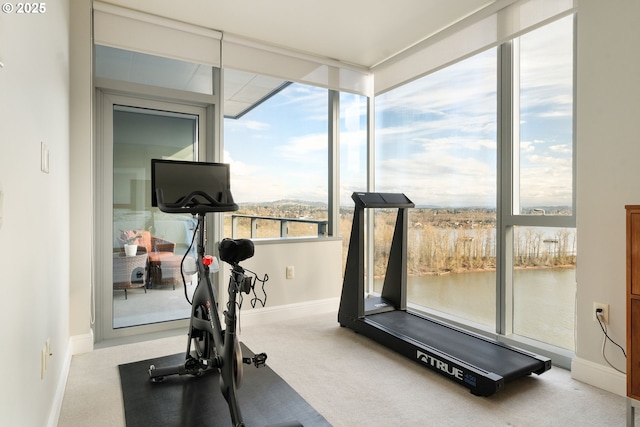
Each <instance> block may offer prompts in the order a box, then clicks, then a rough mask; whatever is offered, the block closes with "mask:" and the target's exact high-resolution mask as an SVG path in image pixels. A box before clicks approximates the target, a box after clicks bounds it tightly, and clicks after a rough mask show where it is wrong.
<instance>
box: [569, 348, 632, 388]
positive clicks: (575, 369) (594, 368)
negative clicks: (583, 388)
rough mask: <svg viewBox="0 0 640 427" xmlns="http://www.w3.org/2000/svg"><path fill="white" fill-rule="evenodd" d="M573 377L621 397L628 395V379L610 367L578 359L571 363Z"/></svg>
mask: <svg viewBox="0 0 640 427" xmlns="http://www.w3.org/2000/svg"><path fill="white" fill-rule="evenodd" d="M571 377H572V378H573V379H574V380H578V381H581V382H583V383H587V384H590V385H592V386H594V387H598V388H601V389H603V390H606V391H609V392H611V393H614V394H617V395H619V396H623V397H625V396H626V395H627V377H626V375H624V374H621V373H620V372H618V371H616V370H615V369H612V368H610V367H608V366H604V365H600V364H598V363H594V362H590V361H588V360H585V359H580V358H579V357H576V358H574V359H573V361H572V362H571Z"/></svg>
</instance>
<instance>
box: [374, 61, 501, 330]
mask: <svg viewBox="0 0 640 427" xmlns="http://www.w3.org/2000/svg"><path fill="white" fill-rule="evenodd" d="M496 65H497V60H496V49H490V50H488V51H486V52H483V53H481V54H479V55H476V56H474V57H472V58H469V59H467V60H465V61H462V62H459V63H457V64H455V65H453V66H450V67H447V68H445V69H443V70H440V71H438V72H435V73H433V74H430V75H428V76H425V77H423V78H421V79H418V80H416V81H414V82H411V83H409V84H407V85H405V86H403V87H400V88H398V89H396V90H393V91H390V92H387V93H386V94H383V95H380V96H378V97H377V98H376V150H375V152H376V164H375V165H376V167H375V177H376V190H377V191H381V192H402V193H405V194H406V195H407V196H408V197H409V199H411V200H412V201H413V202H414V203H415V204H416V209H412V210H410V213H409V215H410V216H409V242H408V259H407V263H408V265H407V271H408V273H409V279H408V290H407V298H408V301H409V302H410V303H414V304H418V305H420V306H423V307H428V308H430V309H432V310H436V311H439V312H441V313H447V314H451V315H455V316H457V317H460V318H464V319H467V320H469V321H472V322H475V323H478V324H481V325H483V326H486V327H490V328H493V327H494V325H495V282H496V274H495V268H496V263H495V236H496V182H497V181H496V180H497V170H496V158H497V156H496V150H497V143H496V138H497V137H496V127H497V126H496ZM394 215H395V213H394V212H385V211H384V210H383V211H381V212H376V214H375V224H376V226H375V232H374V246H375V260H374V269H375V275H376V277H378V278H380V276H381V275H383V274H384V269H385V268H386V260H387V258H388V251H389V243H390V241H391V234H392V233H393V226H394V222H393V221H394V218H395V217H394ZM381 282H382V281H381V278H380V280H378V281H376V283H381ZM380 286H381V285H380Z"/></svg>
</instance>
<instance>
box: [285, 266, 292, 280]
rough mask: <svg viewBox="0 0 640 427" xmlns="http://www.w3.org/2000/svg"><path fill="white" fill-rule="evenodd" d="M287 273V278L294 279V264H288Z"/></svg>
mask: <svg viewBox="0 0 640 427" xmlns="http://www.w3.org/2000/svg"><path fill="white" fill-rule="evenodd" d="M286 275H287V279H293V276H294V270H293V266H292V265H289V266H287V273H286Z"/></svg>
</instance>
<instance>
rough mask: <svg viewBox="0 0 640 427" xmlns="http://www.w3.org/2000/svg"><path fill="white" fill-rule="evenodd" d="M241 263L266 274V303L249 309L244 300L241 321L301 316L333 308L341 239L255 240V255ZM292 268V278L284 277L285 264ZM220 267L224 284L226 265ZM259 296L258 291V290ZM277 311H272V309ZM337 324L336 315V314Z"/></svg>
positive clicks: (336, 298)
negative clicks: (267, 278) (262, 306)
mask: <svg viewBox="0 0 640 427" xmlns="http://www.w3.org/2000/svg"><path fill="white" fill-rule="evenodd" d="M242 266H243V267H245V268H247V269H249V270H252V271H254V272H256V273H258V276H260V277H262V276H263V275H264V274H267V275H268V276H269V280H268V282H267V284H266V286H265V289H266V291H267V304H266V307H265V309H264V310H262V309H260V308H259V307H258V309H256V310H252V309H251V305H250V304H249V303H248V301H245V303H244V305H243V307H242V314H241V315H242V316H243V323H244V324H245V325H246V324H248V323H249V322H254V321H258V322H259V321H260V320H253V319H262V320H263V319H266V318H267V315H268V318H269V319H270V320H274V319H278V318H283V317H291V316H296V315H297V316H304V315H305V314H307V313H311V312H321V311H325V310H335V312H336V316H337V310H338V302H339V298H340V292H341V290H342V240H340V239H334V238H327V239H319V240H309V239H305V240H300V241H294V240H292V241H288V242H286V243H278V242H277V241H257V242H256V245H255V255H254V256H253V258H250V259H248V260H246V261H244V262H243V263H242ZM288 266H291V267H293V269H294V277H293V278H292V279H287V278H286V274H285V273H286V267H288ZM221 268H222V269H224V271H225V273H224V279H223V281H224V283H225V286H224V287H220V288H221V290H222V291H223V292H226V283H227V282H228V280H229V273H228V270H229V266H228V265H226V264H223V265H221ZM258 296H259V297H260V296H261V295H260V292H258ZM278 311H279V312H280V313H276V312H278ZM336 325H337V317H336Z"/></svg>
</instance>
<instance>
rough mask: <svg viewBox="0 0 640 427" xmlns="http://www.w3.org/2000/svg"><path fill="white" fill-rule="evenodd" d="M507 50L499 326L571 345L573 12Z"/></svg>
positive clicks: (560, 344) (562, 345)
mask: <svg viewBox="0 0 640 427" xmlns="http://www.w3.org/2000/svg"><path fill="white" fill-rule="evenodd" d="M511 51H512V58H513V61H512V66H513V73H512V75H513V88H514V89H513V92H514V93H513V99H514V100H515V102H514V103H513V108H512V109H511V111H512V112H513V129H514V131H513V140H512V144H511V147H512V150H513V151H512V156H511V157H510V159H511V163H512V165H513V167H512V173H511V174H510V175H507V176H505V179H509V178H510V182H511V183H512V189H511V191H510V192H509V194H508V195H509V197H507V198H506V200H507V201H508V200H509V199H510V203H509V206H508V207H509V211H508V212H506V211H505V217H504V227H505V235H506V236H507V237H509V238H512V239H513V241H512V242H511V241H508V242H506V243H507V247H508V246H509V245H510V244H512V247H511V248H510V249H509V252H510V254H508V255H507V257H506V264H507V265H505V268H510V267H511V268H513V281H512V286H513V288H512V296H513V299H512V301H513V317H512V324H511V326H512V327H511V328H509V326H510V322H509V320H510V319H506V323H505V332H507V333H508V332H510V330H511V332H513V333H514V334H517V335H521V336H526V337H528V338H532V339H535V340H538V341H542V342H546V343H549V344H552V345H555V346H558V347H561V348H564V349H568V350H573V349H574V333H573V330H574V318H575V307H574V305H575V293H576V280H575V265H576V244H577V240H576V238H577V236H576V229H575V212H574V196H573V195H574V189H573V176H574V170H573V169H574V168H573V165H574V160H573V159H574V144H573V74H574V73H573V16H569V17H567V18H564V19H561V20H559V21H557V22H554V23H552V24H549V25H546V26H544V27H541V28H539V29H537V30H534V31H532V32H530V33H527V34H525V35H523V36H521V37H520V38H518V39H516V40H514V41H513V42H512V44H511ZM509 264H511V265H509ZM506 293H507V295H508V294H510V292H508V291H507V292H506Z"/></svg>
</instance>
